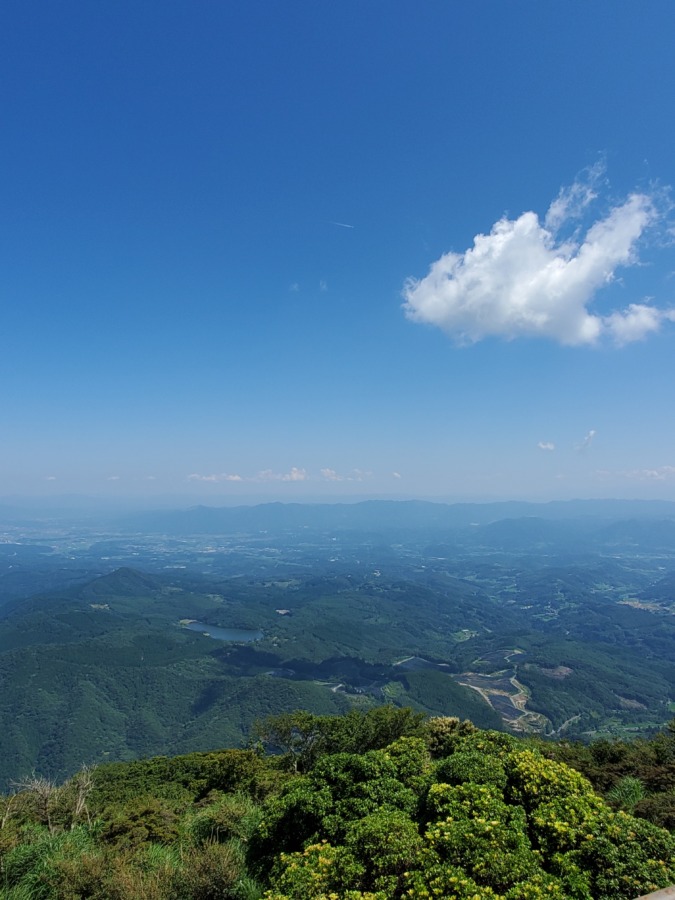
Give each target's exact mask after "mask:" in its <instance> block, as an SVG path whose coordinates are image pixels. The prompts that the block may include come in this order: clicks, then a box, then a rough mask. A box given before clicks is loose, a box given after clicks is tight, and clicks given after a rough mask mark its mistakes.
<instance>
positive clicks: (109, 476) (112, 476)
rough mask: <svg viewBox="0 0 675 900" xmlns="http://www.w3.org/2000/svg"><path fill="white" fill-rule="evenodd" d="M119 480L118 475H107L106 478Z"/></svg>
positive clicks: (107, 479)
mask: <svg viewBox="0 0 675 900" xmlns="http://www.w3.org/2000/svg"><path fill="white" fill-rule="evenodd" d="M119 480H120V476H119V475H108V477H107V478H106V481H119Z"/></svg>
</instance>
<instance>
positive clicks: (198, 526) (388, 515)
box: [119, 500, 675, 537]
mask: <svg viewBox="0 0 675 900" xmlns="http://www.w3.org/2000/svg"><path fill="white" fill-rule="evenodd" d="M514 519H516V520H520V521H521V528H526V529H527V528H529V529H530V530H531V531H532V532H533V533H536V532H537V529H538V528H540V527H542V526H540V525H539V524H538V523H541V522H542V521H543V520H546V521H549V520H558V521H559V520H572V519H576V520H583V519H586V520H594V522H593V523H592V524H593V525H596V526H597V525H598V524H599V523H600V522H603V523H604V524H606V525H609V524H610V523H616V522H622V523H624V522H636V523H637V522H638V521H640V520H646V519H650V520H656V521H657V522H659V521H660V522H669V523H670V526H671V528H672V534H673V536H674V537H675V502H670V501H660V500H566V501H552V502H550V503H527V502H520V501H507V502H500V503H453V504H449V503H432V502H429V501H424V500H366V501H363V502H361V503H316V504H312V503H262V504H259V505H257V506H233V507H232V506H230V507H213V506H195V507H192V508H190V509H180V510H169V511H167V510H158V511H151V512H141V513H134V514H131V515H128V516H124V517H122V518H120V519H119V524H120V525H122V526H124V527H125V528H128V529H132V530H138V531H143V532H158V533H162V534H174V535H175V534H224V533H249V534H250V533H251V532H261V531H262V532H264V531H270V532H276V533H278V532H280V531H290V530H292V531H297V530H299V529H303V528H305V529H311V530H313V531H316V530H327V529H328V530H331V529H332V530H343V531H390V530H393V529H402V528H403V529H406V530H415V529H418V530H437V529H464V528H468V527H470V526H472V525H476V526H485V525H490V524H491V523H494V522H501V521H503V520H514ZM528 520H529V521H528ZM590 524H591V523H590V522H588V523H587V525H590ZM512 527H513V523H512V522H510V524H509V530H510V529H512ZM626 527H628V528H629V530H630V528H631V527H633V526H626ZM654 527H655V526H654V523H653V522H652V523H651V524H650V525H649V526H643V525H640V526H639V528H640V529H642V530H647V531H648V530H650V529H652V530H653V528H654ZM656 527H657V528H660V526H656ZM548 530H550V529H548ZM562 530H563V531H566V530H567V529H564V528H563V529H562ZM619 530H621V529H619ZM624 531H625V527H624Z"/></svg>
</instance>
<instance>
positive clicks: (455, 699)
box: [0, 501, 675, 788]
mask: <svg viewBox="0 0 675 900" xmlns="http://www.w3.org/2000/svg"><path fill="white" fill-rule="evenodd" d="M533 511H534V512H536V514H535V515H531V514H530V513H532V512H533ZM670 512H672V510H671V507H670V506H669V505H668V504H641V503H630V502H629V503H623V502H618V501H617V502H600V501H595V502H593V501H589V502H579V503H569V504H562V503H561V504H542V505H535V504H486V505H483V506H481V505H475V504H466V505H455V506H450V505H445V504H432V503H417V502H410V503H386V502H379V501H373V502H367V503H361V504H352V505H347V504H343V505H338V504H336V505H323V506H322V505H317V506H301V505H293V504H289V505H282V504H269V505H263V506H261V507H253V508H239V509H237V508H235V509H229V510H223V509H210V510H207V509H203V508H200V509H196V510H192V511H183V512H177V513H171V514H167V513H162V514H161V516H160V518H161V519H162V521H163V523H164V525H165V526H166V527H167V528H168V525H169V524H171V523H173V525H171V527H172V528H173V527H174V526H175V528H176V529H177V533H176V534H175V535H170V534H167V533H165V532H163V533H159V532H156V531H147V532H146V531H138V530H136V531H132V530H130V520H129V519H127V520H125V524H124V528H122V527H121V526H120V527H119V528H118V530H115V531H111V530H106V529H105V528H103V527H101V525H100V524H96V525H95V526H91V528H89V529H88V530H87V529H86V528H84V527H83V526H82V524H81V523H79V524H75V523H71V524H70V525H68V526H66V525H64V524H62V525H60V526H59V527H58V528H56V529H52V530H51V531H49V530H47V531H45V525H44V523H42V524H40V525H38V526H36V527H35V529H33V530H31V529H30V528H27V527H25V526H23V525H22V526H21V527H20V528H16V529H14V530H12V529H10V531H9V532H8V533H7V539H6V541H5V543H4V544H0V675H1V676H2V679H3V691H2V694H0V729H1V733H2V734H3V754H2V757H1V758H0V785H2V786H4V787H5V788H6V787H7V786H8V785H9V782H10V781H11V780H12V779H14V780H16V779H18V778H22V777H24V776H25V775H26V774H27V773H29V772H31V771H33V770H35V772H36V773H37V774H39V775H44V776H46V777H49V778H57V779H61V778H65V777H67V776H69V775H70V774H72V773H73V772H74V771H76V770H77V769H78V768H79V766H80V765H81V764H82V763H83V762H86V763H100V762H104V761H106V760H129V759H133V758H136V757H138V756H142V755H149V754H156V753H172V754H174V753H185V752H190V751H194V750H205V749H208V748H213V747H220V746H232V747H236V746H239V745H240V744H241V742H242V741H244V740H245V739H246V735H247V734H248V732H249V730H250V728H251V727H252V725H253V723H254V721H255V720H256V719H259V718H261V717H265V716H267V715H272V714H275V713H281V712H284V711H290V710H293V709H296V708H305V709H307V710H309V711H312V712H314V713H321V714H328V713H346V712H348V711H349V710H353V709H356V710H363V709H369V708H371V707H372V706H374V705H378V704H382V703H393V704H395V705H401V706H404V705H409V706H412V707H414V708H415V709H417V710H419V711H421V712H424V713H426V714H430V715H458V716H460V717H461V718H470V719H472V720H473V721H474V722H475V723H476V724H477V725H479V726H481V727H487V728H499V729H505V730H507V731H513V732H521V733H523V732H524V733H535V734H542V735H547V736H549V737H552V738H560V737H565V736H567V737H569V736H575V735H578V736H583V737H584V738H585V739H588V738H591V737H593V736H611V735H614V736H625V735H630V734H646V733H649V732H650V731H652V730H654V729H655V728H658V727H660V726H662V725H663V724H664V723H665V722H667V721H668V720H669V718H670V717H671V716H672V713H673V710H674V707H673V705H672V704H673V698H674V696H675V663H674V660H675V619H674V618H673V615H672V613H673V610H674V609H675V595H674V594H673V578H674V574H673V573H674V572H675V548H673V546H672V545H671V544H670V543H669V541H670V537H669V536H670V535H671V534H672V527H673V519H671V518H669V513H670ZM505 514H506V516H507V517H506V518H504V515H505ZM500 517H501V518H500ZM135 521H136V523H138V522H139V521H140V519H138V518H137V519H136V520H135ZM147 521H149V520H146V523H147ZM153 521H154V524H155V526H158V525H159V519H157V520H156V521H155V520H153ZM167 523H168V524H167ZM180 523H182V524H180ZM189 523H192V524H191V525H190V524H189ZM199 523H202V524H201V526H200V525H199ZM204 523H206V524H204ZM209 523H210V524H209ZM450 523H452V524H450ZM179 524H180V528H179ZM188 526H189V527H193V528H194V529H195V530H196V531H197V532H198V531H199V527H203V528H206V529H207V530H209V529H213V531H214V533H208V534H207V533H194V532H191V531H190V530H189V527H188ZM198 526H199V527H198ZM207 526H208V527H207ZM263 526H265V527H263ZM180 529H187V530H184V531H181V530H180ZM217 529H221V530H220V531H218V530H217Z"/></svg>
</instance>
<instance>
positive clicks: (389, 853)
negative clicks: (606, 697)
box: [0, 707, 675, 900]
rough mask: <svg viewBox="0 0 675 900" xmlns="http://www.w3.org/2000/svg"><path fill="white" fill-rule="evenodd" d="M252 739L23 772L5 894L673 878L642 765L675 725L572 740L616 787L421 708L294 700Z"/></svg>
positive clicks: (461, 895)
mask: <svg viewBox="0 0 675 900" xmlns="http://www.w3.org/2000/svg"><path fill="white" fill-rule="evenodd" d="M252 740H253V745H252V746H251V748H250V749H241V750H216V751H211V752H201V753H192V754H190V755H187V756H179V757H175V758H167V757H159V758H151V759H146V760H140V761H137V762H130V763H114V764H107V765H102V766H100V767H98V768H96V769H83V770H81V771H80V772H78V773H77V774H76V775H75V776H74V777H73V778H72V779H70V780H69V781H67V782H65V783H64V784H62V785H60V786H57V785H55V784H54V783H52V782H49V781H47V780H45V779H41V778H31V779H28V780H26V781H25V782H23V783H22V784H21V785H19V786H18V787H17V790H16V791H15V792H14V793H13V794H11V795H8V796H5V797H2V798H0V885H1V888H0V891H1V894H0V896H2V897H5V898H7V900H26V898H32V900H84V898H98V900H207V898H213V900H215V898H219V900H228V898H230V900H262V898H265V900H339V898H344V900H403V898H412V900H427V898H433V897H438V898H446V900H488V898H489V900H540V898H541V900H543V898H554V900H566V898H569V900H634V898H635V897H637V896H638V895H641V894H643V893H646V892H649V891H653V890H656V889H658V888H661V887H665V886H667V885H668V884H671V883H673V882H675V837H673V835H672V834H671V833H669V831H667V830H666V829H664V828H661V827H658V826H657V825H655V824H653V823H652V822H650V821H648V820H647V818H649V816H647V818H645V810H648V807H646V806H644V801H645V800H646V799H650V798H651V799H652V800H657V799H658V796H659V794H658V792H657V793H652V792H650V790H649V788H648V787H647V786H646V783H645V781H644V780H643V778H644V777H645V775H646V772H647V770H648V769H649V767H650V765H651V766H652V768H653V763H655V762H656V761H657V760H660V762H659V763H658V768H660V771H661V775H662V777H663V778H665V779H667V777H668V773H670V775H671V776H672V775H673V773H675V730H673V729H671V730H670V731H667V732H664V733H662V734H660V735H658V736H657V737H655V738H654V739H652V740H651V741H642V742H638V743H636V744H626V743H624V744H615V745H609V746H607V743H606V742H605V744H599V745H597V748H596V749H595V750H588V749H587V748H582V747H579V748H578V754H579V755H578V760H577V762H578V763H579V764H581V767H582V768H583V766H584V765H586V766H588V765H589V764H590V763H591V762H592V760H595V763H596V766H595V770H594V774H595V775H596V776H597V775H598V772H599V771H601V770H602V766H601V765H598V763H599V760H600V759H601V758H602V756H603V754H604V756H605V758H606V759H607V761H608V763H609V769H608V777H609V779H610V780H612V779H616V778H617V775H618V769H621V768H622V769H623V771H624V772H629V773H632V774H624V775H623V776H621V777H620V778H619V779H618V780H615V781H614V783H613V785H612V787H611V788H608V789H607V792H606V797H605V799H603V798H602V797H601V796H600V794H598V793H597V792H596V791H595V790H594V788H593V786H592V784H591V782H590V781H589V780H588V779H587V778H586V777H584V775H582V774H581V773H580V772H579V771H577V770H575V769H573V768H571V767H569V766H568V765H566V764H565V763H564V762H561V761H556V760H553V759H547V758H546V757H545V755H544V754H543V753H542V750H543V749H547V748H549V749H550V747H551V746H553V745H542V746H541V747H540V746H538V745H537V744H536V742H533V740H532V739H527V740H525V739H518V738H515V737H513V736H510V735H506V734H504V733H499V732H494V731H480V730H477V729H476V728H475V727H474V726H473V725H472V724H471V723H470V722H460V721H459V720H458V719H456V718H448V717H441V718H431V719H427V720H425V719H424V717H423V716H421V715H419V714H417V713H414V712H413V711H411V710H409V709H395V708H393V707H380V708H378V709H374V710H372V711H371V712H368V713H366V714H364V713H357V712H351V713H349V714H348V715H346V716H341V717H333V716H314V715H311V714H310V713H307V712H304V711H303V712H295V713H291V714H287V715H282V716H277V717H273V718H272V719H268V720H265V721H263V722H260V723H259V724H258V726H257V728H256V729H255V732H254V734H253V735H252ZM270 750H274V753H273V754H272V755H269V751H270ZM266 751H267V752H266ZM563 752H566V753H567V754H568V755H573V754H574V752H575V745H568V746H567V747H566V748H563ZM594 754H595V755H594ZM591 768H593V766H592V765H591ZM641 776H642V777H641ZM639 791H642V800H639V799H638V797H637V795H638V793H639ZM661 793H662V794H664V795H665V794H667V792H661ZM671 797H672V794H671ZM640 803H642V812H640V809H639V807H640ZM657 805H658V804H657ZM655 808H656V807H654V806H653V807H652V811H653V809H655ZM631 811H637V812H638V814H639V815H641V816H643V817H642V818H636V817H634V816H633V815H631ZM671 824H675V822H673V823H671Z"/></svg>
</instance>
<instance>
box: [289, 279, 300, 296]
mask: <svg viewBox="0 0 675 900" xmlns="http://www.w3.org/2000/svg"><path fill="white" fill-rule="evenodd" d="M288 290H289V291H290V292H291V293H292V294H297V293H298V291H299V290H300V285H299V283H298V282H297V281H294V282H293V284H289V285H288Z"/></svg>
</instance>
